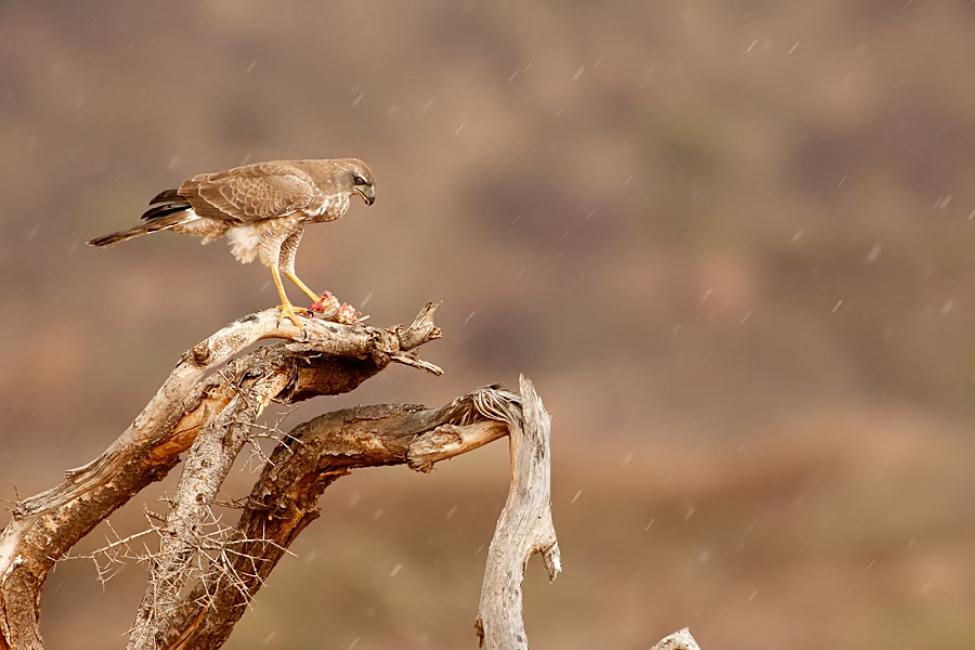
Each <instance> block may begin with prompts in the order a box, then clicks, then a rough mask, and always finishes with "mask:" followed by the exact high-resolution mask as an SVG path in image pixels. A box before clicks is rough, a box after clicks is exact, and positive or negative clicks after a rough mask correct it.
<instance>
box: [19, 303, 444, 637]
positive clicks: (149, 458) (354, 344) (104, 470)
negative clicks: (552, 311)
mask: <svg viewBox="0 0 975 650" xmlns="http://www.w3.org/2000/svg"><path fill="white" fill-rule="evenodd" d="M435 310H436V307H435V306H434V305H433V304H427V306H426V307H424V309H422V310H421V311H420V313H419V314H418V315H417V317H416V319H415V320H414V321H413V323H412V324H411V325H409V326H397V327H394V328H390V329H388V330H382V329H377V328H374V327H368V326H365V325H352V326H350V325H341V324H338V323H332V322H327V321H322V320H305V329H304V332H301V331H299V330H298V328H296V327H294V326H293V325H291V324H290V323H289V322H288V321H286V320H281V319H280V318H279V314H278V312H277V311H276V310H273V309H271V310H266V311H263V312H258V313H256V314H252V315H250V316H246V317H244V318H242V319H240V320H238V321H236V322H234V323H232V324H230V325H229V326H227V327H225V328H223V329H222V330H220V331H218V332H217V333H215V334H213V335H212V336H210V337H209V338H207V339H206V340H204V341H202V342H200V343H199V344H197V345H196V346H194V347H193V348H191V349H190V350H188V351H187V352H186V353H185V354H184V355H183V357H182V359H181V360H180V362H179V364H177V366H176V368H175V369H174V370H173V371H172V373H171V374H170V376H169V378H168V379H167V380H166V381H165V382H164V383H163V385H162V387H161V388H160V389H159V391H158V392H157V393H156V395H155V396H154V397H153V398H152V399H151V400H150V401H149V404H147V405H146V407H145V408H144V409H143V411H142V413H140V414H139V416H138V417H136V419H135V421H134V422H133V423H132V425H130V426H129V428H128V429H127V430H126V431H125V432H124V433H123V434H122V435H121V436H119V438H118V439H116V440H115V442H113V443H112V444H111V445H110V446H109V447H108V449H106V450H105V452H104V453H102V454H101V455H100V456H99V457H98V458H97V459H95V460H94V461H92V462H91V463H89V464H87V465H85V466H84V467H81V468H79V469H76V470H71V471H69V472H68V474H67V476H66V477H65V480H64V481H63V482H62V483H61V484H59V485H57V486H55V487H54V488H51V489H50V490H46V491H45V492H42V493H40V494H38V495H35V496H33V497H29V498H27V499H25V500H23V501H22V502H21V503H20V504H18V505H17V507H16V508H15V509H14V512H13V519H12V521H11V522H10V523H9V524H8V525H7V527H6V528H5V529H4V530H3V532H2V533H0V648H3V647H12V648H18V649H19V648H32V649H33V648H41V647H43V645H42V641H41V637H40V632H39V629H38V617H39V609H40V594H41V589H42V587H43V585H44V582H45V580H46V578H47V575H48V573H49V572H50V570H51V568H52V567H53V566H54V563H55V562H56V561H57V559H58V558H61V557H63V556H64V555H65V554H66V553H67V552H68V550H69V549H70V548H71V547H72V546H74V544H76V543H77V542H78V541H79V540H80V539H81V538H82V537H84V536H85V535H87V534H88V533H89V532H90V531H91V530H92V529H93V528H94V527H95V526H96V525H98V523H100V522H101V521H103V520H104V519H105V518H106V517H108V516H109V515H110V514H111V513H112V512H114V511H115V510H116V509H117V508H119V507H120V506H122V505H123V504H125V503H126V502H127V501H128V500H129V499H130V498H132V496H134V495H135V494H137V493H138V492H139V491H141V490H142V489H143V488H144V487H145V486H147V485H149V484H150V483H152V482H154V481H158V480H160V479H162V478H163V477H164V476H165V475H166V474H167V473H168V472H169V470H170V469H172V468H173V467H174V466H175V465H176V463H177V462H178V461H179V455H180V454H181V453H182V452H184V451H186V449H187V448H189V446H190V445H191V444H193V441H194V440H195V439H196V437H197V434H198V433H199V432H200V431H201V429H202V428H203V427H204V426H205V425H206V424H207V423H209V422H210V421H212V420H213V419H214V418H215V417H218V416H219V414H220V413H222V412H223V411H224V410H225V409H226V408H227V407H228V405H229V404H230V403H231V402H232V400H234V398H235V397H236V396H238V395H239V394H240V392H241V390H244V389H246V388H245V384H247V383H248V382H250V381H252V380H253V378H254V377H260V376H283V377H286V381H283V382H282V385H283V388H282V389H281V390H280V391H279V392H278V393H277V394H274V395H271V398H272V399H274V400H276V401H279V402H285V403H292V402H296V401H299V400H303V399H307V398H310V397H314V396H316V395H336V394H340V393H344V392H348V391H351V390H353V389H354V388H355V387H356V386H358V385H359V384H360V383H362V382H363V381H365V380H366V379H368V378H369V377H372V376H373V375H375V374H376V373H378V372H380V371H381V370H383V369H384V368H385V367H386V366H387V365H389V363H391V362H399V361H400V358H399V357H402V356H403V355H404V354H405V353H407V352H410V351H411V350H413V349H414V348H417V347H419V346H420V345H422V344H424V343H426V342H427V341H430V340H433V339H436V338H439V337H440V335H441V334H440V330H439V329H438V328H437V327H436V326H435V325H434V323H433V314H434V312H435ZM266 339H280V340H278V341H276V342H274V343H272V344H271V345H269V346H267V347H264V348H260V349H258V350H255V351H253V352H250V353H246V354H241V353H242V351H244V350H245V349H246V348H247V347H249V346H251V345H252V344H253V343H256V342H258V341H261V340H266ZM412 360H413V361H416V360H415V359H412ZM408 365H417V364H415V363H410V364H408ZM423 367H424V369H427V370H430V371H432V372H439V368H436V366H433V365H432V364H424V365H423Z"/></svg>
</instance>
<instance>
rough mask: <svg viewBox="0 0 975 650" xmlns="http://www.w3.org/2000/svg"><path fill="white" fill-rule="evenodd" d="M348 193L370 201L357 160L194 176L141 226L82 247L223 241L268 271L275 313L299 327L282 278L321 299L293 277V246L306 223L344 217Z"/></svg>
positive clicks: (368, 179)
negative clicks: (186, 238)
mask: <svg viewBox="0 0 975 650" xmlns="http://www.w3.org/2000/svg"><path fill="white" fill-rule="evenodd" d="M355 195H359V196H361V197H362V200H363V201H365V203H366V205H372V204H373V202H375V200H376V186H375V184H374V183H373V176H372V172H371V171H370V169H369V167H368V166H367V165H366V164H365V163H364V162H362V161H361V160H359V159H357V158H336V159H333V160H276V161H272V162H262V163H254V164H251V165H244V166H243V167H235V168H233V169H228V170H226V171H221V172H213V173H208V174H198V175H196V176H194V177H193V178H191V179H189V180H188V181H185V182H184V183H183V184H182V185H180V186H179V188H178V189H175V190H165V191H163V192H160V193H159V194H157V195H156V197H155V198H153V199H152V201H150V202H149V209H148V210H146V212H145V213H144V214H143V215H142V220H143V221H145V223H144V224H143V225H141V226H136V227H135V228H130V229H128V230H121V231H119V232H115V233H112V234H110V235H105V236H104V237H98V238H96V239H92V240H91V241H90V242H88V244H89V245H90V246H111V245H113V244H118V243H119V242H123V241H127V240H129V239H134V238H135V237H141V236H142V235H148V234H149V233H153V232H159V231H160V230H173V231H175V232H179V233H186V234H189V235H196V236H197V237H201V238H202V239H203V242H202V243H204V244H209V243H210V242H212V241H214V240H215V239H218V238H220V237H223V236H224V235H226V237H227V239H228V240H229V242H230V250H231V252H232V253H233V255H234V257H236V258H237V260H238V261H239V262H241V263H243V264H246V263H248V262H252V261H254V259H255V258H256V259H258V260H259V261H260V262H261V264H263V265H264V266H266V267H267V268H268V269H270V270H271V276H272V277H273V278H274V286H275V287H276V288H277V290H278V295H279V296H280V298H281V305H280V307H279V309H280V310H281V313H282V315H283V316H286V317H287V318H289V319H291V321H292V322H293V323H294V324H295V325H297V326H298V327H301V323H300V322H299V321H298V317H297V315H296V313H295V309H296V308H295V307H294V305H292V304H291V301H289V300H288V295H287V294H286V293H285V291H284V285H283V284H282V282H281V276H282V274H283V275H284V276H285V277H286V278H288V279H289V280H291V281H292V282H294V284H295V286H297V287H298V288H299V289H301V291H302V292H304V294H305V295H307V296H308V297H309V298H311V299H312V300H313V301H318V300H320V299H321V297H320V296H319V294H317V293H315V292H314V291H312V290H311V289H309V288H308V285H306V284H305V283H304V282H302V281H301V279H300V278H299V277H298V276H297V274H296V273H295V254H296V253H297V252H298V244H299V243H301V235H302V232H304V229H305V226H306V225H307V224H309V223H317V222H320V221H334V220H336V219H338V218H339V217H341V216H343V215H344V214H345V213H346V212H347V211H348V210H349V203H350V201H351V199H352V197H353V196H355Z"/></svg>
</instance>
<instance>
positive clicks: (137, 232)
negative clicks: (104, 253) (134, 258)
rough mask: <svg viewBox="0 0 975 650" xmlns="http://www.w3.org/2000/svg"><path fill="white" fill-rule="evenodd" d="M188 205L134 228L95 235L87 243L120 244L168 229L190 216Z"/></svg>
mask: <svg viewBox="0 0 975 650" xmlns="http://www.w3.org/2000/svg"><path fill="white" fill-rule="evenodd" d="M188 207H189V206H187V207H184V208H179V209H178V210H176V209H174V210H170V211H169V212H167V213H165V214H161V215H156V216H153V217H152V218H151V219H150V220H149V221H148V223H146V224H143V225H141V226H136V227H135V228H129V229H128V230H120V231H118V232H113V233H111V234H109V235H103V236H101V237H96V238H95V239H92V240H91V241H89V242H88V245H89V246H98V247H102V246H114V245H115V244H120V243H122V242H124V241H128V240H130V239H135V238H136V237H142V236H143V235H148V234H150V233H154V232H159V231H160V230H169V229H170V228H172V227H173V226H177V225H179V224H181V223H183V222H184V221H186V220H187V219H188V218H192V217H191V216H190V214H189V213H187V212H186V211H185V210H186V209H187V208H188ZM150 212H151V210H150ZM143 218H144V217H143Z"/></svg>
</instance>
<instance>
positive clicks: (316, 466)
mask: <svg viewBox="0 0 975 650" xmlns="http://www.w3.org/2000/svg"><path fill="white" fill-rule="evenodd" d="M507 395H510V394H508V393H505V392H504V391H502V390H500V389H497V388H485V389H478V390H476V391H474V392H472V393H470V394H468V395H464V396H462V397H459V398H457V399H455V400H454V401H452V402H451V403H449V404H447V405H445V406H443V407H441V408H439V409H426V408H423V407H421V406H416V405H389V404H386V405H377V406H360V407H355V408H352V409H345V410H341V411H335V412H332V413H327V414H325V415H321V416H318V417H316V418H314V419H312V420H310V421H308V422H305V423H304V424H301V425H299V426H297V427H295V428H294V429H293V430H292V431H291V432H290V433H289V434H288V435H287V436H286V437H285V438H284V440H282V442H281V444H280V445H279V446H278V447H277V449H276V450H275V451H274V453H273V454H272V456H271V460H270V462H269V463H267V464H266V465H265V466H264V470H263V472H262V474H261V477H260V479H258V481H257V483H256V484H255V486H254V489H253V490H252V491H251V494H250V497H249V498H248V499H247V505H246V506H245V508H244V510H243V512H242V514H241V517H240V520H239V521H238V523H237V529H236V537H237V538H239V539H243V540H249V541H247V542H244V543H242V544H240V545H239V546H237V547H236V548H235V554H234V556H233V557H232V558H231V559H230V562H231V565H230V566H229V567H228V570H226V571H224V572H222V573H221V579H220V580H221V581H220V582H219V584H210V585H206V584H199V585H197V587H196V588H195V589H193V590H192V591H191V592H190V593H189V594H188V595H187V596H186V598H185V599H184V601H183V603H182V605H181V606H180V608H179V611H178V614H177V616H175V617H173V619H172V621H171V624H170V626H169V629H168V630H167V631H166V633H165V634H164V635H163V636H162V637H161V638H159V639H157V641H158V647H160V648H172V649H175V648H180V649H186V650H189V649H194V648H195V649H203V648H215V647H219V646H220V645H221V644H222V643H223V642H224V641H225V640H226V638H227V636H229V634H230V632H231V630H232V629H233V626H234V624H235V623H236V622H237V621H238V620H239V618H240V617H241V616H242V615H243V614H244V612H245V611H246V606H247V605H248V604H249V603H250V601H251V599H253V597H254V595H255V594H256V593H257V591H258V590H259V589H260V588H261V586H262V585H263V584H264V581H265V579H266V578H267V576H268V575H269V574H270V573H271V571H272V570H273V569H274V567H275V566H276V564H277V562H278V560H280V559H281V557H282V556H283V555H284V553H285V552H286V549H287V548H288V547H289V546H290V545H291V544H292V543H293V542H294V540H295V539H296V538H297V537H298V535H299V534H300V533H301V532H302V531H303V530H305V528H306V527H307V526H308V525H309V524H310V523H311V522H312V521H314V520H315V519H316V518H318V516H319V514H320V512H319V506H318V501H319V498H320V497H321V495H322V493H323V492H324V491H325V489H326V488H328V486H329V485H331V484H332V483H334V482H335V481H336V480H337V479H338V478H340V477H342V476H345V475H347V474H348V473H350V472H351V471H352V470H353V469H357V468H361V467H377V466H386V465H402V464H405V465H408V466H410V467H411V468H413V469H415V470H417V471H428V470H429V469H430V468H431V466H432V464H433V463H435V462H439V461H441V460H445V459H448V458H452V457H454V456H458V455H460V454H463V453H466V452H468V451H472V450H473V449H477V448H478V447H481V446H483V445H485V444H487V443H489V442H492V441H494V440H497V439H498V438H500V437H503V436H505V435H507V434H508V427H507V425H506V424H505V423H503V422H499V421H497V420H496V419H495V418H494V416H493V415H492V414H490V413H484V412H482V411H481V410H480V409H479V408H478V405H479V404H482V403H486V402H491V401H497V400H501V399H506V397H505V396H507ZM238 580H239V583H237V584H229V583H230V582H232V581H238ZM160 627H162V626H160Z"/></svg>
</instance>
